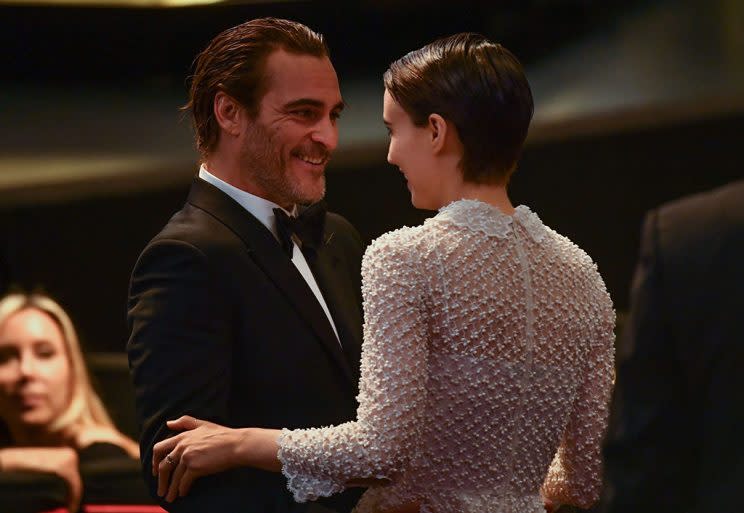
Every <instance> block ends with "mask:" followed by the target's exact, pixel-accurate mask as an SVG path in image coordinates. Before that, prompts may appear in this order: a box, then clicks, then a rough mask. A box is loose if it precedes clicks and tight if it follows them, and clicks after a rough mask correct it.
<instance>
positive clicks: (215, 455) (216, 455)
mask: <svg viewBox="0 0 744 513" xmlns="http://www.w3.org/2000/svg"><path fill="white" fill-rule="evenodd" d="M168 428H169V429H171V430H173V431H181V433H178V434H177V435H174V436H172V437H171V438H167V439H165V440H163V441H161V442H158V443H157V444H155V446H154V447H153V455H152V474H153V476H158V495H160V496H161V497H165V500H166V501H168V502H172V501H173V500H175V499H176V498H177V497H182V496H184V495H186V494H187V493H188V491H189V489H190V488H191V485H192V484H193V482H194V481H195V480H196V479H198V478H199V477H202V476H206V475H210V474H216V473H218V472H224V471H225V470H230V469H232V468H236V467H240V466H247V465H251V466H259V467H260V466H261V465H260V462H259V461H257V456H259V455H260V454H261V453H262V452H263V453H264V454H269V455H270V454H271V447H268V446H269V445H270V444H267V443H261V444H260V445H259V444H256V442H257V441H264V440H263V439H264V438H265V437H258V439H257V438H256V437H253V436H250V435H251V432H252V431H255V432H256V433H258V432H261V431H265V430H251V429H232V428H228V427H225V426H220V425H219V424H215V423H213V422H208V421H206V420H199V419H195V418H193V417H189V416H184V417H181V418H179V419H177V420H174V421H168ZM273 451H274V452H273V455H274V459H276V449H275V448H274V449H273ZM266 470H269V468H266Z"/></svg>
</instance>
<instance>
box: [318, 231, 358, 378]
mask: <svg viewBox="0 0 744 513" xmlns="http://www.w3.org/2000/svg"><path fill="white" fill-rule="evenodd" d="M324 240H326V241H329V234H324ZM336 250H337V246H335V245H334V244H333V241H332V238H331V240H330V241H329V243H327V244H324V245H323V246H321V248H320V249H319V250H318V251H317V252H315V251H313V250H309V251H307V252H305V256H306V259H307V262H308V264H309V265H310V268H311V269H312V271H313V275H314V276H315V280H316V282H317V283H318V287H320V291H321V292H322V293H323V298H324V299H325V301H326V304H327V305H328V309H329V310H330V311H331V316H332V317H333V320H334V322H335V324H336V329H337V330H338V335H339V337H340V339H341V346H342V348H343V351H344V355H345V356H346V361H347V363H348V364H349V366H350V368H351V369H353V371H354V378H355V379H354V382H355V383H357V382H358V381H359V360H360V358H361V347H362V341H361V333H360V330H359V329H358V327H359V326H361V325H362V313H361V311H360V310H359V308H356V305H357V304H358V303H359V301H358V299H357V298H356V297H355V296H354V292H355V291H354V290H352V288H351V287H353V285H350V284H349V283H344V280H343V279H341V278H342V276H343V274H344V273H343V272H341V271H342V270H341V269H338V267H339V265H340V264H341V260H342V259H341V257H340V256H339V254H338V252H337V251H336Z"/></svg>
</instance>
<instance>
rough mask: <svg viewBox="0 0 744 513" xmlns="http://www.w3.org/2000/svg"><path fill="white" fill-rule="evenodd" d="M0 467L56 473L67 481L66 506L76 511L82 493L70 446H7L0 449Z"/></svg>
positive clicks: (5, 469) (75, 453) (73, 451)
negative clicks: (67, 494)
mask: <svg viewBox="0 0 744 513" xmlns="http://www.w3.org/2000/svg"><path fill="white" fill-rule="evenodd" d="M0 468H1V469H3V470H4V471H9V470H10V471H12V470H19V471H24V470H25V471H31V472H44V473H47V474H56V475H58V476H59V477H61V478H62V479H64V480H65V481H66V482H67V486H68V490H69V496H68V501H67V502H68V508H69V510H70V511H77V509H78V506H79V505H80V499H81V497H82V494H83V483H82V480H81V479H80V472H79V470H78V455H77V452H76V451H75V449H72V448H71V447H8V448H5V449H0Z"/></svg>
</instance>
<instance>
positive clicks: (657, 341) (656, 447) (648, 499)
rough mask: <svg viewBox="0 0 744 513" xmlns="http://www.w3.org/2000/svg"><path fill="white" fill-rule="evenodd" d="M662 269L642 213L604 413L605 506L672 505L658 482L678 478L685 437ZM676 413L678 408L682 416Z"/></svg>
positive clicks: (653, 220) (670, 483) (668, 486)
mask: <svg viewBox="0 0 744 513" xmlns="http://www.w3.org/2000/svg"><path fill="white" fill-rule="evenodd" d="M663 272H664V269H663V268H662V265H661V259H660V257H659V249H658V214H657V212H656V211H652V212H650V213H649V214H648V215H647V216H646V219H645V221H644V225H643V230H642V237H641V251H640V257H639V261H638V264H637V266H636V270H635V275H634V277H633V284H632V288H631V311H630V314H629V317H628V320H627V322H626V324H625V327H624V330H623V333H622V338H621V343H620V345H619V348H618V367H617V381H616V384H615V393H614V397H613V403H612V415H611V417H610V424H609V429H608V434H607V437H606V440H605V446H604V456H605V475H606V490H605V496H604V497H603V500H604V501H605V504H606V510H607V511H612V512H614V511H618V512H620V511H632V510H635V505H638V504H644V505H647V506H648V507H649V508H651V509H648V511H652V510H654V511H655V509H654V508H656V507H658V508H659V510H662V509H663V510H665V511H666V510H669V508H670V507H671V509H675V507H674V506H673V504H674V501H675V498H674V497H669V496H667V495H668V492H667V493H666V494H665V493H664V492H663V491H664V490H667V491H669V490H672V491H673V490H676V489H677V487H678V486H680V484H681V483H680V482H679V481H678V478H677V473H678V472H679V471H680V469H679V468H677V467H679V466H678V465H669V464H667V463H666V462H673V461H678V460H679V459H680V454H679V451H680V450H683V448H685V447H687V446H688V445H689V440H684V439H678V438H679V436H678V435H677V433H678V432H685V433H686V432H687V431H686V430H679V429H676V428H675V425H674V422H676V421H678V420H679V419H680V418H682V417H680V415H681V412H683V411H684V409H685V407H686V406H685V404H684V394H683V391H684V381H683V376H682V372H681V369H680V368H679V365H678V363H677V361H676V359H675V358H674V354H675V348H674V344H673V339H672V335H671V333H670V331H669V329H668V327H667V322H668V321H667V320H666V316H665V314H664V308H665V306H664V305H665V295H664V294H665V291H664V285H663V283H664V276H663ZM683 417H684V416H683Z"/></svg>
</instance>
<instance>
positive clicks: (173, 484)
mask: <svg viewBox="0 0 744 513" xmlns="http://www.w3.org/2000/svg"><path fill="white" fill-rule="evenodd" d="M185 472H186V465H184V464H183V462H182V461H179V462H178V464H177V465H176V468H175V469H174V470H173V474H172V475H171V478H170V485H169V486H168V494H167V495H166V496H165V500H166V501H167V502H173V501H174V500H176V498H177V497H178V487H179V485H180V484H181V479H182V477H183V474H184V473H185Z"/></svg>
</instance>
